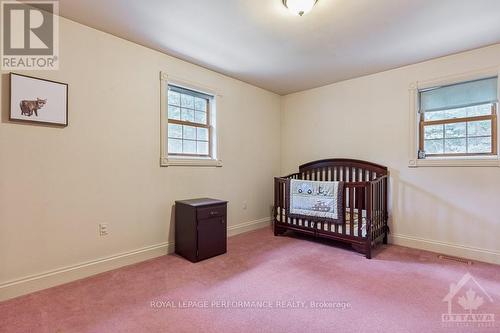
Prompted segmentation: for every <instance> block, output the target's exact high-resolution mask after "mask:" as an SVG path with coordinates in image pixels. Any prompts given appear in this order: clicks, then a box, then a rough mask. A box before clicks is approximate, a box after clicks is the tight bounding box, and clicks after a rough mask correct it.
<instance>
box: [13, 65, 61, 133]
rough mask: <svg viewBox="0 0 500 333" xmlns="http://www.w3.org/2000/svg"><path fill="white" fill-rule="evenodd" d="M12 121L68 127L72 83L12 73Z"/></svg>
mask: <svg viewBox="0 0 500 333" xmlns="http://www.w3.org/2000/svg"><path fill="white" fill-rule="evenodd" d="M9 120H10V121H12V122H29V123H31V124H44V125H57V126H68V85H67V84H66V83H61V82H56V81H51V80H46V79H39V78H36V77H32V76H26V75H21V74H16V73H10V114H9Z"/></svg>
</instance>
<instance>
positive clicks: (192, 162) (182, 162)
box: [160, 72, 222, 167]
mask: <svg viewBox="0 0 500 333" xmlns="http://www.w3.org/2000/svg"><path fill="white" fill-rule="evenodd" d="M169 84H171V85H175V86H179V87H182V88H187V89H191V90H196V91H200V92H203V93H206V94H208V95H212V96H214V103H213V105H212V107H211V108H210V119H211V123H212V124H214V123H215V124H216V125H217V118H216V117H217V116H219V115H220V114H219V112H217V111H216V107H217V106H218V105H220V103H219V100H220V98H221V97H222V96H221V95H220V94H218V93H217V92H216V91H215V90H213V89H211V88H208V87H204V86H203V85H200V84H198V83H193V82H189V81H187V80H183V79H178V78H175V77H173V76H171V75H168V74H167V73H165V72H161V73H160V89H161V93H160V98H161V100H160V115H161V116H160V123H161V128H160V136H161V143H160V150H161V154H160V155H161V156H160V166H162V167H168V166H201V167H222V159H221V158H220V155H219V147H220V143H219V139H218V138H219V136H218V135H217V126H215V127H213V128H212V130H211V136H212V137H211V142H212V154H213V157H210V158H207V157H183V156H169V155H168V143H167V138H168V115H167V112H166V111H167V107H168V100H167V99H168V94H167V89H168V85H169Z"/></svg>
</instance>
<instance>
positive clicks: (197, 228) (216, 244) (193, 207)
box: [175, 198, 227, 262]
mask: <svg viewBox="0 0 500 333" xmlns="http://www.w3.org/2000/svg"><path fill="white" fill-rule="evenodd" d="M226 216H227V201H223V200H217V199H209V198H201V199H191V200H180V201H176V202H175V253H177V254H179V255H181V256H183V257H184V258H186V259H188V260H189V261H192V262H198V261H200V260H203V259H207V258H210V257H214V256H217V255H219V254H223V253H226V251H227V226H226V223H227V220H226Z"/></svg>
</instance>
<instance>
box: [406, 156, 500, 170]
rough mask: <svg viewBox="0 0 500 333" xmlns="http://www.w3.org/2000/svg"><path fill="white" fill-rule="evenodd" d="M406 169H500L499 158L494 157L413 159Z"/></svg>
mask: <svg viewBox="0 0 500 333" xmlns="http://www.w3.org/2000/svg"><path fill="white" fill-rule="evenodd" d="M408 167H410V168H418V167H500V158H499V157H497V156H495V157H470V158H464V157H459V158H458V157H457V158H452V157H445V158H439V157H432V158H430V157H429V158H426V159H415V160H410V161H409V162H408Z"/></svg>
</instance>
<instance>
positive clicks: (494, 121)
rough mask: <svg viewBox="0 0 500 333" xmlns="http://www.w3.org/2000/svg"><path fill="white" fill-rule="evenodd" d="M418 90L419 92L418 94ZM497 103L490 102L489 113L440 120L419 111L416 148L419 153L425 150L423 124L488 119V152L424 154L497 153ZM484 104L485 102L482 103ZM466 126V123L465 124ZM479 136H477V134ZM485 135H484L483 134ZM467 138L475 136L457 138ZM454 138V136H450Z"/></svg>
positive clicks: (433, 155) (447, 155)
mask: <svg viewBox="0 0 500 333" xmlns="http://www.w3.org/2000/svg"><path fill="white" fill-rule="evenodd" d="M420 92H421V91H420V90H419V94H420ZM497 104H498V103H491V104H490V107H491V113H490V114H489V115H482V116H471V117H463V118H452V119H441V120H425V112H419V116H420V120H419V124H418V127H419V133H418V137H419V140H418V141H419V142H418V150H419V155H420V152H425V149H424V148H425V132H424V131H425V126H433V125H446V124H459V123H466V124H468V123H469V122H475V121H485V120H489V121H490V122H491V151H490V152H488V153H448V154H447V153H443V154H425V157H426V158H433V157H454V156H461V157H470V156H496V155H497V154H498V134H497V123H498V121H497ZM482 105H486V104H482ZM466 126H467V125H466ZM478 137H479V136H478ZM484 137H486V136H484ZM469 138H475V137H469V136H468V135H467V136H465V137H464V138H458V139H466V140H468V139H469ZM452 139H456V138H452ZM443 140H446V138H443Z"/></svg>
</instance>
